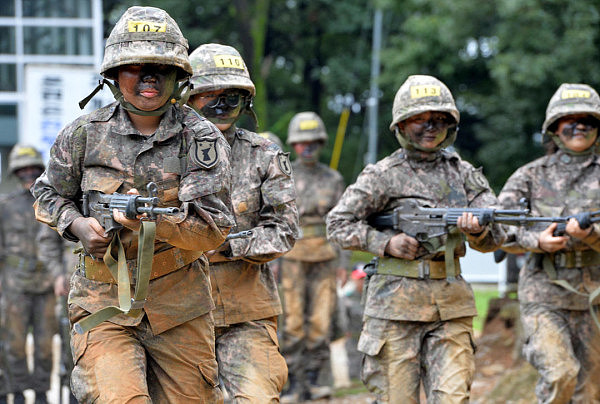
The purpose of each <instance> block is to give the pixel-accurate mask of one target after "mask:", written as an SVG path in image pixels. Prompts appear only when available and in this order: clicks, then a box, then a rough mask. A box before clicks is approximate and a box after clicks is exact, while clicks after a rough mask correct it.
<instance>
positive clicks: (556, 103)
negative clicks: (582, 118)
mask: <svg viewBox="0 0 600 404" xmlns="http://www.w3.org/2000/svg"><path fill="white" fill-rule="evenodd" d="M574 114H590V115H592V116H593V117H594V118H596V119H598V120H600V97H599V96H598V93H597V92H596V90H594V89H593V88H592V87H590V86H588V85H587V84H570V83H563V84H561V85H560V87H559V88H558V90H556V92H555V93H554V95H553V96H552V98H551V99H550V102H549V103H548V107H547V108H546V119H545V120H544V123H543V125H542V133H547V132H548V131H550V130H551V126H552V124H554V123H555V122H556V121H557V120H559V119H560V118H562V117H564V116H567V115H574Z"/></svg>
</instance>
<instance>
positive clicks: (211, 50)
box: [190, 43, 256, 97]
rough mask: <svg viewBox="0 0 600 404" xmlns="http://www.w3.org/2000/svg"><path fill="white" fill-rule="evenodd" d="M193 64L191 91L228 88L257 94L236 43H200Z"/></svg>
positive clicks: (196, 92)
mask: <svg viewBox="0 0 600 404" xmlns="http://www.w3.org/2000/svg"><path fill="white" fill-rule="evenodd" d="M190 63H191V65H192V70H193V74H192V78H191V79H190V82H191V83H192V86H193V88H192V91H191V95H194V94H199V93H205V92H209V91H215V90H222V89H228V88H239V89H242V90H246V91H248V92H249V93H250V95H251V96H252V97H254V95H255V94H256V88H255V87H254V83H253V82H252V80H251V79H250V73H249V72H248V68H247V67H246V63H244V59H242V57H241V55H240V53H239V52H238V51H237V50H236V49H235V48H233V47H231V46H227V45H221V44H217V43H209V44H204V45H200V46H199V47H198V48H196V49H195V50H194V51H193V52H192V53H191V55H190Z"/></svg>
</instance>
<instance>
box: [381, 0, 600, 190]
mask: <svg viewBox="0 0 600 404" xmlns="http://www.w3.org/2000/svg"><path fill="white" fill-rule="evenodd" d="M390 7H391V10H392V12H393V14H394V16H395V21H396V23H397V29H393V30H391V31H390V32H389V34H388V41H389V42H388V44H387V46H386V49H385V51H384V55H385V57H384V58H383V59H382V63H383V66H384V71H383V74H382V85H383V87H385V88H388V87H390V88H397V87H398V86H399V84H400V83H401V82H402V81H403V80H404V79H405V78H406V76H407V75H409V74H417V73H425V74H432V75H434V76H437V77H438V78H440V79H441V80H443V81H444V82H445V83H446V84H447V85H448V87H449V88H450V89H451V91H452V92H453V94H454V96H455V98H456V101H457V104H458V106H459V110H460V111H461V124H460V132H459V136H458V139H457V142H456V147H457V149H459V151H460V153H461V155H462V156H463V157H464V158H466V159H468V160H470V161H471V162H473V163H475V164H477V165H483V166H484V171H485V173H486V175H487V176H488V178H489V179H490V182H491V184H492V185H493V187H494V188H495V189H496V190H499V189H500V188H501V186H502V185H503V183H504V181H505V180H506V179H507V177H508V176H509V175H510V174H511V173H512V172H513V171H514V170H515V169H516V168H517V167H518V166H520V165H522V164H524V163H526V162H528V161H530V160H533V159H534V158H536V157H539V156H540V155H541V154H543V149H542V147H541V143H540V141H541V133H540V130H541V126H542V122H543V120H544V116H545V109H546V105H547V104H548V101H549V100H550V97H551V96H552V94H553V93H554V92H555V91H556V89H557V88H558V86H559V85H560V84H561V83H563V82H583V83H587V84H590V85H592V86H593V87H596V88H597V87H598V84H599V83H600V81H599V79H600V71H599V70H598V69H597V68H595V66H597V64H598V42H599V33H600V32H599V31H598V18H599V5H598V2H596V1H591V0H581V1H577V2H570V1H567V0H554V1H545V0H497V1H493V2H473V1H469V0H453V1H452V2H436V1H429V0H409V1H403V2H402V4H401V5H400V4H396V3H394V2H390ZM391 93H392V92H387V91H385V92H384V102H383V103H382V104H383V105H389V103H391V101H392V97H393V95H392V94H391Z"/></svg>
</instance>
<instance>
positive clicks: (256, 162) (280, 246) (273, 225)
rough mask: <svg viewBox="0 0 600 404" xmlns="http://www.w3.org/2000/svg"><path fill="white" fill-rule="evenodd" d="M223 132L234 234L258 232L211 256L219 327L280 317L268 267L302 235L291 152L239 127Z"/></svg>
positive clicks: (215, 312) (216, 316)
mask: <svg viewBox="0 0 600 404" xmlns="http://www.w3.org/2000/svg"><path fill="white" fill-rule="evenodd" d="M223 134H224V135H225V138H226V139H227V141H228V142H229V143H230V145H231V156H232V163H231V164H232V172H233V175H232V180H233V184H232V193H231V199H232V202H233V209H234V212H235V219H236V226H235V228H234V229H233V230H232V231H235V232H238V231H242V230H252V232H253V234H252V236H251V237H249V238H240V239H233V240H230V241H228V242H227V243H226V244H225V246H222V247H221V248H220V249H219V250H222V252H220V253H217V254H215V255H213V256H211V257H210V277H211V284H212V292H213V298H214V300H215V304H216V310H215V311H214V312H213V316H214V318H215V324H216V325H217V326H225V325H230V324H236V323H240V322H244V321H251V320H259V319H262V318H267V317H272V316H277V315H279V314H281V303H280V301H279V295H278V293H277V285H276V283H275V279H274V277H273V273H272V272H271V270H270V269H269V267H268V265H265V263H266V262H268V261H271V260H273V259H275V258H277V257H280V256H281V255H283V254H284V253H286V252H288V251H289V250H290V249H291V248H292V246H293V245H294V242H295V240H296V238H297V237H298V233H299V230H298V211H297V209H296V201H295V198H296V193H295V191H294V182H293V180H292V178H291V174H292V171H291V166H290V161H289V159H288V153H284V152H282V151H281V149H280V148H279V146H277V145H276V144H275V143H272V142H271V141H269V140H266V139H264V138H262V137H261V136H258V135H257V134H256V133H253V132H250V131H247V130H243V129H237V128H236V127H235V126H232V127H231V128H230V129H229V130H227V131H225V132H224V133H223ZM224 247H225V249H224V250H223V248H224Z"/></svg>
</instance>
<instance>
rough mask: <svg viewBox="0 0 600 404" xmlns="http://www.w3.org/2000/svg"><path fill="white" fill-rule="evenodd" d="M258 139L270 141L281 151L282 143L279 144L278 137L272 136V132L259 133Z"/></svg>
mask: <svg viewBox="0 0 600 404" xmlns="http://www.w3.org/2000/svg"><path fill="white" fill-rule="evenodd" d="M258 135H259V136H260V137H263V138H265V139H268V140H270V141H271V142H273V143H275V144H276V145H277V146H279V148H280V149H281V150H283V143H281V139H279V136H277V135H276V134H274V133H273V132H260V133H259V134H258Z"/></svg>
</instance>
